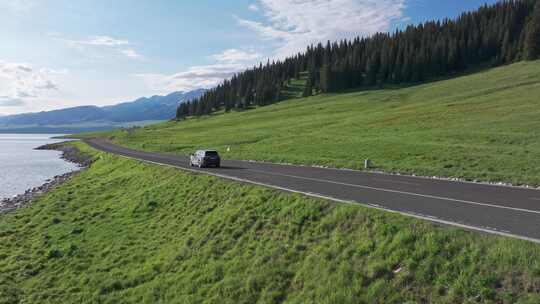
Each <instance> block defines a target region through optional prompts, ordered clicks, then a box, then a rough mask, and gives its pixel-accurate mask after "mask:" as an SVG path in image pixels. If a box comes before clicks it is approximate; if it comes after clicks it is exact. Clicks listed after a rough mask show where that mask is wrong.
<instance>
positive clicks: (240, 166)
mask: <svg viewBox="0 0 540 304" xmlns="http://www.w3.org/2000/svg"><path fill="white" fill-rule="evenodd" d="M86 142H87V143H88V144H89V145H90V146H92V147H94V148H96V149H98V150H102V151H105V152H109V153H114V154H117V155H121V156H125V157H129V158H134V159H138V160H142V161H146V162H151V163H157V164H162V165H168V166H174V167H178V168H181V169H188V170H193V171H199V172H201V173H206V174H212V175H217V176H220V177H224V178H229V179H234V180H238V181H242V182H249V183H254V184H259V185H264V186H268V187H272V188H277V189H281V190H286V191H291V192H299V193H304V194H307V195H311V196H316V197H322V198H327V199H331V200H334V201H339V202H348V203H359V204H364V205H367V206H370V207H373V208H378V209H385V210H388V211H393V212H399V213H402V214H406V215H409V216H413V217H417V218H422V219H426V220H429V221H433V222H438V223H442V224H448V225H454V226H459V227H462V228H466V229H472V230H477V231H483V232H488V233H495V234H501V235H506V236H511V237H516V238H521V239H526V240H530V241H534V242H540V190H535V189H526V188H518V187H506V186H495V185H487V184H478V183H468V182H454V181H446V180H438V179H429V178H422V177H411V176H398V175H387V174H379V173H368V172H360V171H353V170H340V169H324V168H316V167H305V166H291V165H278V164H269V163H258V162H257V163H256V162H248V161H236V160H222V167H221V168H219V169H216V168H213V169H209V168H204V169H199V168H192V167H190V166H189V164H188V157H183V156H178V155H171V154H163V153H152V152H144V151H138V150H133V149H129V148H125V147H121V146H118V145H115V144H112V143H110V142H108V141H106V140H104V139H90V140H86Z"/></svg>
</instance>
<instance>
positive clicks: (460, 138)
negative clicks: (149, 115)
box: [108, 61, 540, 185]
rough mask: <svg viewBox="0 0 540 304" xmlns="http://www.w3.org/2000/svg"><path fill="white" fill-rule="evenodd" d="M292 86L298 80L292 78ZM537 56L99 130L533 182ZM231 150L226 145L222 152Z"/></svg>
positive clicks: (298, 157)
mask: <svg viewBox="0 0 540 304" xmlns="http://www.w3.org/2000/svg"><path fill="white" fill-rule="evenodd" d="M298 85H299V86H301V84H298ZM538 96H540V62H539V61H536V62H525V63H517V64H513V65H510V66H505V67H500V68H496V69H491V70H486V71H482V72H479V73H475V74H471V75H466V76H461V77H458V78H454V79H449V80H442V81H438V82H432V83H427V84H423V85H418V86H412V87H406V88H387V89H381V90H371V91H363V92H351V93H343V94H325V95H319V96H314V97H310V98H299V99H293V100H289V101H285V102H282V103H279V104H275V105H271V106H267V107H262V108H257V109H254V110H250V111H244V112H236V113H229V114H217V115H212V116H209V117H203V118H199V119H188V120H187V121H182V122H168V123H163V124H157V125H153V126H147V127H145V128H142V129H140V130H138V131H137V132H134V133H132V134H131V133H127V132H122V131H116V132H112V133H108V135H109V136H113V137H114V141H115V142H117V143H119V144H122V145H126V146H130V147H134V148H139V149H145V150H151V151H164V152H173V153H178V154H188V153H189V152H192V151H193V150H195V149H198V148H205V147H211V148H216V149H219V150H220V152H221V153H222V154H223V156H224V158H230V159H233V158H234V159H252V160H265V161H272V162H288V163H298V164H316V165H326V166H333V167H347V168H354V169H361V168H362V164H363V160H364V159H366V158H369V159H371V160H372V161H373V163H374V165H375V166H376V169H379V170H384V171H388V172H402V173H415V174H420V175H438V176H447V177H461V178H466V179H471V180H472V179H479V180H485V181H505V182H511V183H514V184H532V185H540V119H538V117H540V99H539V98H538ZM228 146H230V147H231V151H230V152H226V147H228Z"/></svg>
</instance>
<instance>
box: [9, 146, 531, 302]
mask: <svg viewBox="0 0 540 304" xmlns="http://www.w3.org/2000/svg"><path fill="white" fill-rule="evenodd" d="M77 145H78V146H79V147H80V148H81V149H82V150H83V151H84V152H85V153H97V152H95V151H93V150H91V149H89V148H88V147H86V146H84V145H82V144H77ZM96 159H97V160H96V162H95V163H94V164H93V165H92V167H91V168H90V169H88V170H86V171H84V172H82V173H81V174H80V175H78V176H76V177H75V178H73V179H72V180H70V181H69V182H68V183H67V184H65V185H63V186H62V187H60V188H57V189H55V190H53V191H52V192H51V193H48V194H46V195H44V196H43V197H41V198H39V199H37V200H36V201H35V202H34V203H33V204H31V205H30V206H28V207H26V208H23V209H20V210H18V211H16V212H13V213H8V214H4V215H1V216H0V303H220V304H224V303H375V302H379V303H515V302H519V303H538V301H540V298H539V297H538V295H537V293H538V292H539V291H540V262H539V261H540V246H539V245H536V244H533V243H529V242H525V241H519V240H511V239H506V238H502V237H495V236H485V235H480V234H476V233H470V232H465V231H462V230H458V229H452V228H439V227H436V226H434V225H432V224H429V223H427V222H423V221H419V220H415V219H410V218H407V217H404V216H401V215H395V214H389V213H384V212H381V211H376V210H371V209H367V208H365V207H361V206H356V205H337V204H333V203H330V202H327V201H323V200H318V199H312V198H306V197H304V196H300V195H296V194H286V193H282V192H278V191H275V190H268V189H264V188H261V187H256V186H248V185H243V184H239V183H234V182H227V181H223V180H220V179H217V178H214V177H209V176H201V175H194V174H188V173H184V172H182V171H179V170H174V169H170V168H164V167H158V166H153V165H146V164H141V163H139V162H135V161H132V160H127V159H122V158H119V157H116V156H113V155H109V154H104V153H98V154H97V155H96ZM399 268H401V271H399V272H397V273H395V271H396V270H397V269H399ZM535 294H536V295H535Z"/></svg>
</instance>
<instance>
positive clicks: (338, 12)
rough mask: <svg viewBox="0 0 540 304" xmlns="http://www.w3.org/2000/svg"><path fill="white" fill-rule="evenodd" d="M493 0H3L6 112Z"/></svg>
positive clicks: (168, 87) (182, 86)
mask: <svg viewBox="0 0 540 304" xmlns="http://www.w3.org/2000/svg"><path fill="white" fill-rule="evenodd" d="M494 2H496V1H493V0H488V1H479V0H438V1H437V0H312V1H307V0H289V1H285V0H232V1H219V0H198V1H187V0H186V1H176V0H174V1H173V0H169V1H165V0H161V1H158V0H156V1H150V0H147V1H143V0H115V1H110V0H77V1H68V0H48V1H39V0H0V20H2V26H0V37H2V44H1V45H0V115H2V114H4V115H5V114H14V113H22V112H29V111H42V110H50V109H57V108H63V107H70V106H77V105H83V104H95V105H106V104H113V103H117V102H121V101H128V100H132V99H135V98H137V97H141V96H149V95H154V94H166V93H169V92H172V91H175V90H190V89H194V88H199V87H212V86H214V85H216V84H217V83H219V82H220V81H221V80H222V79H223V78H227V77H230V75H232V74H233V73H235V72H238V71H241V70H243V69H245V68H246V67H249V66H252V65H254V64H256V63H258V62H260V61H266V60H267V59H268V58H272V59H274V58H283V57H285V56H288V55H290V54H293V53H295V52H298V51H301V50H302V49H304V48H305V46H306V45H307V44H310V43H316V42H318V41H326V40H328V39H329V40H336V39H342V38H351V37H354V36H356V35H361V36H365V35H370V34H372V33H374V32H377V31H392V30H394V29H395V28H396V27H403V26H405V25H407V24H410V23H418V22H421V21H425V20H431V19H440V18H445V17H450V18H453V17H455V16H457V15H458V14H459V13H460V12H462V11H466V10H472V9H475V8H477V7H478V6H480V5H482V4H484V3H488V4H489V3H494Z"/></svg>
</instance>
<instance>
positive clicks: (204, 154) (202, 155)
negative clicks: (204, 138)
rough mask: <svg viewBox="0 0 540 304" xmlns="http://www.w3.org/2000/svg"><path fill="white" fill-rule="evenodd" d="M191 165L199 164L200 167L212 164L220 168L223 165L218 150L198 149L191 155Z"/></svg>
mask: <svg viewBox="0 0 540 304" xmlns="http://www.w3.org/2000/svg"><path fill="white" fill-rule="evenodd" d="M189 165H190V166H191V167H194V166H197V167H199V168H204V167H210V166H214V167H216V168H219V166H220V165H221V158H220V157H219V154H218V152H217V151H216V150H198V151H197V152H195V153H194V154H191V155H190V156H189Z"/></svg>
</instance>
